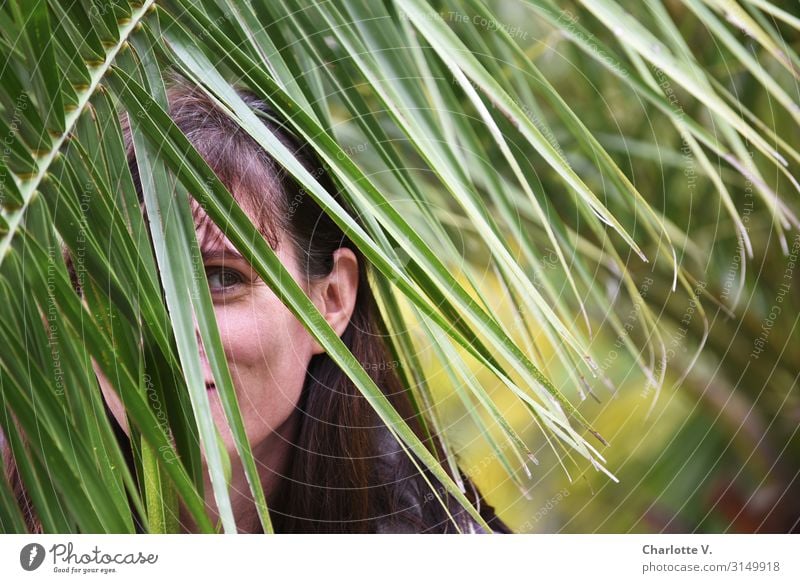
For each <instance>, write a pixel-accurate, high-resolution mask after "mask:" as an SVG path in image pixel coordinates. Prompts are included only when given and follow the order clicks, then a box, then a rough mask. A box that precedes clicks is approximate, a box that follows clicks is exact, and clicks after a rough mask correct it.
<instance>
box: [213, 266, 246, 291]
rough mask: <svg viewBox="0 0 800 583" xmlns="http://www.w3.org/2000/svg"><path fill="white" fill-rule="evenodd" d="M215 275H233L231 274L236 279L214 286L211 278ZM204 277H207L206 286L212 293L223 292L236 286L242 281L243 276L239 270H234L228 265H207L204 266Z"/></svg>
mask: <svg viewBox="0 0 800 583" xmlns="http://www.w3.org/2000/svg"><path fill="white" fill-rule="evenodd" d="M215 275H219V276H225V275H228V276H229V275H233V276H235V277H236V281H235V282H234V283H231V284H229V285H221V286H219V287H215V286H214V285H212V278H213V277H214V276H215ZM206 277H207V278H208V286H209V288H210V289H211V292H212V293H214V292H221V293H225V292H227V291H229V290H231V289H233V288H235V287H236V286H238V285H240V284H242V283H244V276H243V275H242V274H241V273H240V272H239V271H236V270H235V269H231V268H229V267H207V268H206Z"/></svg>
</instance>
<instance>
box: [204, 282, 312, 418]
mask: <svg viewBox="0 0 800 583" xmlns="http://www.w3.org/2000/svg"><path fill="white" fill-rule="evenodd" d="M217 322H218V323H219V327H220V334H221V336H222V344H223V348H224V349H225V354H226V356H227V359H228V365H229V367H230V369H231V375H232V376H233V380H234V385H235V386H236V391H237V394H238V396H239V400H240V406H241V408H242V414H243V415H244V416H245V418H246V423H247V419H248V418H249V420H250V422H252V423H255V422H257V421H259V420H261V421H263V422H264V423H266V424H267V425H268V426H270V427H271V428H272V429H275V428H276V427H277V426H278V425H279V424H280V423H282V422H283V421H285V420H286V418H287V417H288V416H289V415H290V414H291V413H292V411H293V410H294V408H295V406H296V405H297V402H298V401H299V399H300V393H301V391H302V388H303V382H304V380H305V375H306V370H307V368H308V362H309V360H310V358H311V354H312V346H313V343H312V342H311V337H310V335H309V334H308V332H307V331H306V330H305V328H303V326H302V324H300V322H298V321H297V319H296V318H295V317H294V315H292V313H291V312H289V310H288V309H287V308H286V307H285V306H284V305H283V304H282V303H281V302H280V300H279V299H278V298H277V297H275V296H274V295H272V294H271V293H269V294H267V293H266V292H264V293H262V294H256V297H254V298H253V301H252V302H248V303H247V304H244V305H231V306H227V307H224V306H223V307H219V308H218V309H217Z"/></svg>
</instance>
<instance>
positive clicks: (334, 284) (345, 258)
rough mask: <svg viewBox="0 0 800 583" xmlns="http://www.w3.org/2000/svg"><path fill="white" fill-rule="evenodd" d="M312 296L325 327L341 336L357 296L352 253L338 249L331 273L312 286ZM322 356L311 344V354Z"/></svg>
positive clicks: (354, 258)
mask: <svg viewBox="0 0 800 583" xmlns="http://www.w3.org/2000/svg"><path fill="white" fill-rule="evenodd" d="M310 291H311V295H312V298H313V301H314V303H315V304H316V306H317V309H319V311H320V313H321V314H322V315H323V316H324V317H325V320H327V322H328V324H330V326H331V328H333V330H334V331H335V332H336V334H337V335H339V336H341V335H342V334H344V331H345V330H346V329H347V325H348V324H349V323H350V317H351V316H352V315H353V309H354V308H355V305H356V294H357V293H358V260H357V259H356V256H355V253H353V251H352V250H350V249H348V248H346V247H341V248H339V249H337V250H336V251H334V252H333V269H332V270H331V272H330V273H329V274H328V275H327V276H325V277H324V278H323V279H321V280H319V281H316V282H313V283H312V284H311V290H310ZM323 352H325V351H324V350H323V349H322V347H321V346H320V345H319V343H318V342H316V341H314V348H313V352H312V354H322V353H323Z"/></svg>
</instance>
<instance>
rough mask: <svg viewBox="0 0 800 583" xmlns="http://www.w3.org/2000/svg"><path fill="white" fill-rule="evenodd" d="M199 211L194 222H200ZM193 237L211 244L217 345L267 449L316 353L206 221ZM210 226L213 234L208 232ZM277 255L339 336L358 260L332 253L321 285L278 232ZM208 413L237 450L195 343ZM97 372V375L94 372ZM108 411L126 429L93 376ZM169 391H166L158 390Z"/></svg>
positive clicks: (112, 397) (253, 439) (254, 432)
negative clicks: (308, 275)
mask: <svg viewBox="0 0 800 583" xmlns="http://www.w3.org/2000/svg"><path fill="white" fill-rule="evenodd" d="M201 216H202V211H201V212H199V213H198V215H197V217H198V219H200V217H201ZM198 222H199V224H200V225H201V226H200V227H198V230H197V235H198V240H199V241H201V242H204V241H212V243H209V244H207V245H205V246H204V248H202V249H201V251H202V255H203V262H204V264H205V270H206V275H207V278H208V283H209V288H210V290H211V295H212V299H213V302H214V308H215V312H216V318H217V323H218V326H219V332H220V336H221V339H222V346H223V349H224V351H225V356H226V358H227V361H228V366H229V368H230V372H231V377H232V379H233V384H234V387H235V389H236V394H237V398H238V402H239V407H240V410H241V414H242V419H243V421H244V426H245V430H246V432H247V436H248V439H249V441H250V444H251V446H252V448H253V450H254V452H255V453H256V454H257V457H258V451H259V450H258V447H259V446H262V449H263V448H266V449H273V448H274V447H276V446H278V445H280V444H275V443H273V444H272V445H268V444H267V443H268V442H269V441H270V438H272V441H273V442H274V441H275V438H276V436H277V437H279V438H280V440H282V441H285V437H284V435H285V434H288V431H286V429H287V426H288V425H289V424H290V421H291V422H293V421H295V420H296V417H295V418H293V413H294V412H295V410H296V409H295V408H296V405H297V403H298V401H299V399H300V394H301V391H302V388H303V383H304V380H305V376H306V370H307V368H308V364H309V361H310V359H311V357H312V356H313V355H314V354H316V353H319V352H321V351H322V350H321V348H320V346H319V345H318V344H317V343H316V341H315V340H314V339H313V338H312V337H311V335H310V333H308V331H307V330H306V329H305V328H304V327H303V325H302V324H301V323H300V322H299V321H298V320H297V318H295V316H294V315H293V314H292V313H291V312H290V311H289V309H288V308H286V307H285V306H284V305H283V303H281V301H280V299H278V297H277V296H276V295H275V294H274V293H273V292H272V291H271V290H270V288H269V287H268V286H267V285H266V283H264V281H262V280H261V278H259V277H258V275H257V274H256V273H255V271H254V270H253V269H252V267H250V265H249V264H248V263H247V261H245V260H244V259H243V258H242V257H241V256H240V255H239V253H238V252H237V251H236V250H235V249H234V247H233V245H232V244H231V243H230V241H228V239H227V238H225V237H224V236H222V235H221V233H220V232H219V230H218V229H217V227H216V226H215V225H214V224H213V223H211V222H210V221H202V220H199V221H198ZM209 229H211V231H207V230H209ZM276 253H277V255H278V257H279V258H280V259H281V261H282V263H283V265H284V266H285V267H286V268H287V270H288V271H289V272H290V273H291V275H292V276H293V277H294V279H295V281H297V282H298V283H299V284H300V286H301V287H302V288H303V290H304V291H305V292H306V294H308V295H309V296H310V297H311V299H312V300H313V301H314V303H315V305H316V306H317V308H318V309H320V311H321V312H322V313H323V315H324V316H325V317H326V319H327V320H328V322H329V323H330V324H331V325H332V327H333V328H334V330H335V331H336V332H337V334H339V335H341V334H342V332H343V331H344V328H345V327H346V325H347V322H349V319H350V315H351V314H352V310H353V306H354V302H355V291H356V286H357V273H358V268H357V262H356V259H355V256H354V255H353V254H352V252H351V251H350V250H349V249H340V250H337V251H336V253H335V254H334V270H333V271H332V272H331V275H329V276H328V277H326V278H324V279H323V280H319V281H314V282H312V283H311V284H308V283H306V281H305V277H303V276H301V270H300V267H299V262H298V261H297V259H296V257H295V254H294V247H293V246H292V244H291V243H290V241H289V239H288V237H286V235H285V234H282V236H281V237H280V242H279V245H278V248H277V249H276ZM198 344H200V359H201V362H202V364H203V370H204V375H205V380H206V382H207V383H208V385H207V392H208V396H209V400H210V404H211V410H212V414H213V417H214V420H215V423H216V425H217V427H218V428H219V431H220V433H221V435H222V438H223V441H224V443H225V445H226V448H227V449H228V451H229V452H230V453H233V452H234V451H235V447H234V443H233V438H232V434H231V431H230V429H229V428H228V425H227V423H226V421H225V414H224V410H223V408H222V403H221V401H220V399H219V395H218V393H217V389H216V387H215V386H214V384H213V383H214V377H213V375H212V373H211V368H210V366H209V363H208V360H207V358H206V354H205V351H204V350H203V347H202V342H201V341H200V335H199V332H198ZM98 373H99V370H98ZM98 378H99V380H100V385H101V388H102V390H103V394H104V396H105V398H106V401H107V402H108V404H109V408H110V409H111V411H112V413H113V414H114V416H115V417H116V419H117V421H118V422H119V423H120V424H121V425H122V426H123V428H125V430H126V432H127V426H126V420H125V415H124V410H123V406H122V403H121V402H120V400H119V398H118V397H117V395H116V393H115V392H114V391H113V389H112V388H111V385H110V383H109V382H108V380H107V379H106V378H105V377H104V376H103V375H102V374H98ZM164 389H165V390H167V389H169V388H168V387H165V388H164Z"/></svg>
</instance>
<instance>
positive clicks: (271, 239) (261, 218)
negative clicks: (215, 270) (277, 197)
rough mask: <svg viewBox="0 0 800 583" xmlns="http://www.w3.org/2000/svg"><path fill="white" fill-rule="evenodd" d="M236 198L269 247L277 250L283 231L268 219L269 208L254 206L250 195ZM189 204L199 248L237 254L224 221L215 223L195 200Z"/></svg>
mask: <svg viewBox="0 0 800 583" xmlns="http://www.w3.org/2000/svg"><path fill="white" fill-rule="evenodd" d="M236 198H237V202H238V203H239V206H240V207H241V208H242V210H243V211H244V212H245V214H246V215H247V216H248V217H249V218H250V220H251V221H252V222H253V224H254V225H255V227H256V229H257V230H258V232H259V233H260V234H261V236H262V237H263V238H264V239H265V240H266V241H267V243H268V244H269V245H270V247H272V248H273V249H276V250H277V249H278V247H279V245H280V242H281V240H282V239H283V233H282V232H281V229H276V228H275V227H274V221H272V220H270V214H271V213H270V209H268V208H266V207H265V205H264V206H262V207H261V208H255V204H254V201H253V199H252V197H236ZM189 204H190V207H191V210H192V217H193V219H194V224H195V231H196V233H197V241H198V244H199V245H200V249H201V250H202V251H204V252H205V251H222V250H228V251H230V252H231V254H238V253H237V252H236V250H235V248H234V246H233V244H232V243H231V242H230V240H229V239H228V237H227V235H226V233H227V226H226V225H225V224H224V223H223V224H222V225H221V226H218V225H216V224H215V223H214V221H213V220H212V219H211V217H209V216H208V213H206V211H205V209H204V208H203V207H202V206H201V205H200V203H198V202H197V201H196V200H194V199H191V200H190V203H189Z"/></svg>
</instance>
